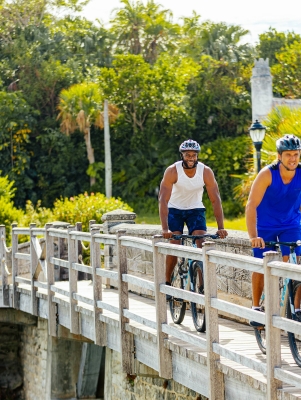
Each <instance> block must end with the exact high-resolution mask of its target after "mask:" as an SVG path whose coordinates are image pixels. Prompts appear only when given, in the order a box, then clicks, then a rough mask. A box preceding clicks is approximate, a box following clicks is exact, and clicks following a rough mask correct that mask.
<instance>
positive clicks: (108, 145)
mask: <svg viewBox="0 0 301 400" xmlns="http://www.w3.org/2000/svg"><path fill="white" fill-rule="evenodd" d="M104 142H105V180H106V197H108V198H110V197H112V160H111V143H110V126H109V108H108V100H105V104H104Z"/></svg>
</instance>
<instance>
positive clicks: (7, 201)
mask: <svg viewBox="0 0 301 400" xmlns="http://www.w3.org/2000/svg"><path fill="white" fill-rule="evenodd" d="M0 172H1V171H0ZM13 185H14V182H13V181H12V182H10V181H9V179H8V177H7V176H0V224H1V225H5V230H6V238H7V239H6V243H7V244H9V242H10V239H9V238H10V229H11V224H12V223H13V222H17V223H19V222H20V221H21V219H22V218H23V215H24V214H23V211H22V210H18V209H17V208H16V207H15V206H14V203H13V201H12V199H13V198H14V193H15V189H14V188H13Z"/></svg>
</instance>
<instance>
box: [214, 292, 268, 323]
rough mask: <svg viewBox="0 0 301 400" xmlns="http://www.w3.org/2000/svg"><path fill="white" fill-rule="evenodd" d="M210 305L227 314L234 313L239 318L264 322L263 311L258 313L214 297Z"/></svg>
mask: <svg viewBox="0 0 301 400" xmlns="http://www.w3.org/2000/svg"><path fill="white" fill-rule="evenodd" d="M211 307H213V308H216V309H217V310H219V311H224V312H227V313H229V314H232V315H236V316H237V317H240V318H245V319H249V320H252V321H257V322H260V323H262V324H264V323H265V313H259V312H257V311H254V310H251V309H250V308H246V307H243V306H239V305H237V304H233V303H230V302H228V301H225V300H220V299H215V298H214V299H211Z"/></svg>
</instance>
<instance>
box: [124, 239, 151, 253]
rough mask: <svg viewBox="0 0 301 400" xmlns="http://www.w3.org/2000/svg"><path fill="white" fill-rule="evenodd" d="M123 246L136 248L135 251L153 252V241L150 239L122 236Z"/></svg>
mask: <svg viewBox="0 0 301 400" xmlns="http://www.w3.org/2000/svg"><path fill="white" fill-rule="evenodd" d="M120 240H121V246H124V247H134V248H135V249H140V250H145V251H150V252H152V251H153V248H152V241H151V240H148V239H143V238H138V237H135V236H122V237H121V238H120Z"/></svg>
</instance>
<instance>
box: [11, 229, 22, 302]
mask: <svg viewBox="0 0 301 400" xmlns="http://www.w3.org/2000/svg"><path fill="white" fill-rule="evenodd" d="M17 226H18V224H12V233H11V242H12V256H11V262H12V286H13V293H12V294H13V301H12V304H13V308H16V309H17V310H18V309H19V308H20V293H19V292H18V291H17V284H16V281H15V278H16V276H18V274H19V266H18V259H17V258H16V257H15V254H16V253H18V235H17V234H15V233H14V228H17Z"/></svg>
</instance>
